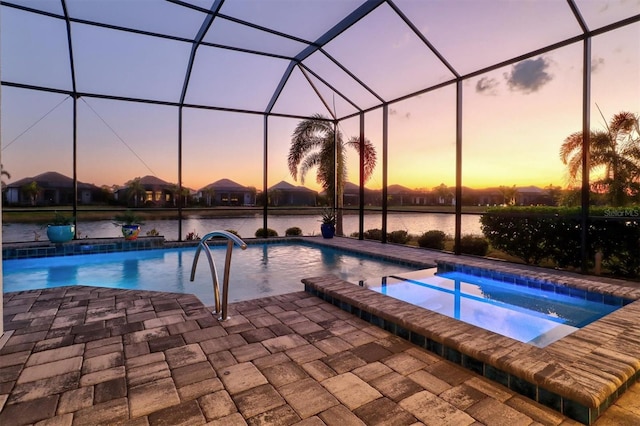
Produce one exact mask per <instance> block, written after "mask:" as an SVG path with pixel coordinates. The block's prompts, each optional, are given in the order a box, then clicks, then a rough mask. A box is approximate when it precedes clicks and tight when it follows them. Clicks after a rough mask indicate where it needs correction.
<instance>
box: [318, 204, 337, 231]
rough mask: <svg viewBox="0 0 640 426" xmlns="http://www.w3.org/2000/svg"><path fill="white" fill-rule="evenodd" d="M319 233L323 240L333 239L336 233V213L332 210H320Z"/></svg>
mask: <svg viewBox="0 0 640 426" xmlns="http://www.w3.org/2000/svg"><path fill="white" fill-rule="evenodd" d="M320 222H322V223H321V225H320V232H321V233H322V237H324V238H333V236H334V235H335V233H336V213H335V212H334V211H333V209H332V208H325V209H322V219H321V220H320Z"/></svg>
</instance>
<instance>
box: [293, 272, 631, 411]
mask: <svg viewBox="0 0 640 426" xmlns="http://www.w3.org/2000/svg"><path fill="white" fill-rule="evenodd" d="M302 282H303V283H304V284H305V290H306V291H307V292H310V293H311V294H314V295H316V296H319V297H321V298H322V299H323V300H325V301H327V302H329V303H333V304H334V305H336V306H338V307H340V308H342V309H343V310H345V311H347V312H350V313H352V314H354V313H355V314H360V315H357V316H359V317H360V318H362V314H361V313H362V312H368V313H369V315H370V318H369V321H370V322H371V323H372V324H374V325H377V326H380V327H382V328H384V329H386V330H388V331H394V332H396V334H398V335H400V336H401V337H404V338H406V339H407V340H410V341H412V342H413V343H416V342H418V343H419V342H421V341H422V340H424V343H423V344H422V345H421V346H422V347H423V348H425V349H428V350H432V349H433V347H427V346H429V343H428V342H430V341H431V342H437V344H439V345H441V349H440V353H438V351H436V353H437V354H438V355H440V356H442V357H444V358H445V359H449V360H450V361H454V362H455V361H458V363H459V364H461V365H463V366H465V365H464V363H465V362H467V363H468V364H470V365H472V364H474V361H477V362H480V363H482V364H483V365H490V366H491V367H493V368H495V369H497V371H492V374H497V375H498V376H499V375H500V374H501V373H502V372H503V373H505V374H507V375H508V376H507V383H504V380H500V377H499V380H497V382H498V383H501V384H503V385H505V384H506V385H507V387H509V388H510V389H512V390H516V391H517V390H518V389H514V388H518V387H521V388H525V389H524V392H518V393H521V394H523V395H524V396H527V397H529V398H531V399H534V400H536V401H538V402H541V403H543V405H546V406H549V407H550V408H553V409H556V411H559V412H561V413H563V414H565V415H568V416H569V417H572V418H574V419H576V420H579V421H583V422H585V423H591V422H592V421H593V420H595V418H597V417H598V416H599V414H601V413H602V412H604V410H605V409H606V408H608V407H609V406H610V405H611V404H612V403H613V401H615V399H617V397H618V396H620V395H621V394H622V393H623V392H624V390H626V388H627V387H628V386H629V385H630V384H632V383H633V382H635V381H636V380H637V379H638V378H639V377H640V360H639V359H636V358H633V355H632V354H631V353H629V352H633V351H636V352H635V353H640V342H634V343H635V345H632V349H629V342H628V341H626V342H624V343H625V344H624V345H621V346H622V347H624V348H627V351H626V352H625V351H621V350H618V344H617V343H618V341H619V340H621V338H620V336H619V335H618V336H616V337H614V338H612V339H611V340H609V341H608V342H602V343H605V344H606V346H607V347H606V348H605V349H606V351H607V355H609V356H610V355H616V354H617V356H616V359H615V360H611V361H612V362H613V361H615V363H614V365H612V364H611V363H609V365H607V368H606V369H605V370H606V372H605V373H604V374H603V373H602V368H599V366H597V365H593V364H591V365H590V364H589V363H588V362H585V358H584V357H583V356H576V357H575V358H574V359H567V358H566V357H564V358H565V359H562V358H563V357H561V356H559V355H560V354H562V346H563V344H562V343H558V342H562V341H565V339H567V337H570V336H573V337H572V338H569V339H568V340H567V341H568V342H569V343H570V344H569V347H570V348H574V347H575V346H574V345H573V341H574V340H584V341H587V340H593V338H589V339H587V340H585V339H584V337H590V336H589V335H588V333H589V331H590V330H591V329H594V328H595V329H597V328H599V327H601V326H602V324H598V323H600V322H601V321H604V322H607V324H606V326H607V327H608V326H609V325H610V324H608V322H609V321H611V320H616V319H618V320H619V319H620V318H616V317H612V316H614V315H615V314H616V313H618V315H617V316H618V317H619V316H623V317H626V316H627V315H628V316H629V317H633V316H634V315H638V313H640V301H637V300H636V301H635V302H632V303H630V304H628V305H626V306H624V307H621V308H620V309H618V310H617V311H615V312H613V313H612V314H609V315H607V316H606V317H604V318H603V319H601V320H598V321H596V322H594V323H592V324H595V325H594V326H593V327H592V326H591V325H589V326H586V327H584V328H582V329H580V330H578V331H576V332H574V333H573V334H572V335H570V336H567V337H565V338H563V339H560V340H559V341H558V342H556V343H558V345H556V343H553V344H551V345H549V346H547V347H546V348H537V347H535V346H532V345H528V344H526V343H522V342H519V341H516V340H514V339H511V338H508V337H504V336H501V335H499V334H497V333H493V332H491V331H488V330H484V329H482V328H479V327H476V326H473V325H470V324H466V323H464V322H461V321H458V320H455V319H452V318H449V317H447V316H444V315H441V314H438V313H436V312H432V311H428V310H426V309H424V308H420V307H417V306H413V305H411V304H409V303H406V302H403V301H400V300H397V299H393V298H390V297H387V296H384V295H382V294H379V293H377V292H374V291H372V290H369V289H366V288H362V287H360V286H358V285H355V284H353V283H349V282H347V281H343V280H341V279H339V278H338V277H335V276H332V275H329V276H324V277H313V278H305V279H303V280H302ZM364 316H365V318H364V319H367V318H366V317H367V315H364ZM372 318H373V321H371V319H372ZM397 331H400V332H399V333H398V332H397ZM625 331H627V330H626V329H625V330H624V331H623V332H621V333H620V334H624V332H625ZM414 335H415V336H414ZM416 336H419V337H416ZM414 337H415V338H414ZM622 340H624V339H622ZM554 345H555V346H554ZM595 346H597V348H600V347H601V345H598V344H596V345H595ZM609 346H612V347H611V348H609ZM559 348H560V349H559ZM597 348H596V349H595V350H593V351H591V352H590V354H593V353H596V354H597ZM432 352H433V350H432ZM578 353H580V352H579V351H577V352H576V355H577V354H578ZM603 356H604V355H603ZM465 358H471V359H465ZM603 359H604V358H603ZM587 361H588V359H587ZM592 361H593V360H592ZM472 366H473V365H472ZM467 367H469V365H467ZM600 367H602V366H600ZM585 368H588V369H589V370H592V371H587V370H585ZM471 369H472V370H473V368H471ZM476 372H478V371H476ZM597 372H600V375H598V374H597ZM483 373H484V370H483ZM483 373H480V374H481V375H484V376H485V377H487V375H486V374H483ZM510 376H514V377H516V378H519V379H522V380H524V381H526V382H527V383H529V384H531V385H533V386H535V389H534V390H533V391H532V389H527V385H526V384H522V383H519V384H515V385H514V386H513V387H512V386H510V384H509V383H508V380H509V377H510ZM488 378H491V377H488ZM545 392H546V393H550V394H551V395H547V394H545ZM541 394H542V395H541ZM553 394H557V395H558V396H559V397H560V398H562V400H561V402H560V406H559V407H558V402H557V401H556V400H555V399H554V397H553ZM545 399H547V401H545ZM548 400H551V403H549V401H548ZM545 402H547V403H545ZM575 403H577V404H579V406H577V407H576V406H575ZM558 408H560V409H558ZM582 408H583V409H582ZM572 410H574V411H576V410H577V411H579V412H578V413H574V415H572Z"/></svg>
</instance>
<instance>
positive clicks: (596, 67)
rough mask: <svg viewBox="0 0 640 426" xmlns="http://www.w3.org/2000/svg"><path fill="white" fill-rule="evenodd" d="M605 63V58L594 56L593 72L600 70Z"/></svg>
mask: <svg viewBox="0 0 640 426" xmlns="http://www.w3.org/2000/svg"><path fill="white" fill-rule="evenodd" d="M603 65H604V58H593V59H592V60H591V72H598V71H600V68H601V67H602V66H603Z"/></svg>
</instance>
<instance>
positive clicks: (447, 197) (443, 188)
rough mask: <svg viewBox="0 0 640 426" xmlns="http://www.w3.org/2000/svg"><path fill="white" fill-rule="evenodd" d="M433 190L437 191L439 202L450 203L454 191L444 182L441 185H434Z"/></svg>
mask: <svg viewBox="0 0 640 426" xmlns="http://www.w3.org/2000/svg"><path fill="white" fill-rule="evenodd" d="M433 192H435V193H436V197H437V198H438V204H448V203H449V202H450V201H451V199H452V198H453V193H452V192H451V191H450V190H449V188H448V187H447V185H445V184H444V183H441V184H440V185H438V186H436V187H434V188H433Z"/></svg>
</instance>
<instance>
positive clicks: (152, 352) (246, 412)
mask: <svg viewBox="0 0 640 426" xmlns="http://www.w3.org/2000/svg"><path fill="white" fill-rule="evenodd" d="M4 312H5V316H6V317H5V327H6V328H7V329H8V330H11V331H10V332H9V333H7V334H10V336H9V337H8V338H5V341H4V342H3V343H4V345H3V347H2V349H1V350H0V406H2V411H1V412H0V424H2V425H3V426H9V425H24V424H37V425H97V424H124V425H198V424H209V425H244V424H249V425H266V424H278V425H290V424H300V425H322V424H326V425H338V424H339V425H341V426H344V425H362V424H367V425H369V424H370V425H374V424H375V425H411V424H425V425H445V424H448V425H467V424H488V425H494V424H495V425H499V424H509V425H530V424H547V425H560V424H562V425H568V424H576V422H574V421H573V420H570V419H567V418H566V417H564V416H562V415H560V414H559V413H557V412H554V411H552V410H550V409H548V408H545V407H543V406H541V405H539V404H537V403H535V402H533V401H531V400H528V399H527V398H524V397H522V396H520V395H518V394H515V393H514V392H512V391H510V390H508V389H506V388H504V387H502V386H500V385H498V384H495V383H493V382H491V381H489V380H487V379H485V378H483V377H480V376H478V375H476V374H474V373H473V372H471V371H468V370H466V369H463V368H462V367H460V366H458V365H455V364H452V363H450V362H448V361H446V360H444V359H441V358H439V357H437V356H435V355H433V354H431V353H429V352H427V351H425V350H422V349H420V348H418V347H415V346H413V345H412V344H410V343H408V342H407V341H405V340H403V339H400V338H398V337H397V336H394V335H392V334H390V333H388V332H386V331H384V330H382V329H379V328H377V327H374V326H372V325H370V324H369V323H366V322H364V321H362V320H360V319H358V318H356V317H353V316H352V315H350V314H348V313H345V312H344V311H341V310H340V309H338V308H336V307H334V306H333V305H330V304H328V303H325V302H323V301H322V300H320V299H318V298H316V297H313V296H311V295H309V294H307V293H304V292H297V293H291V294H287V295H282V296H276V297H271V298H265V299H257V300H253V301H247V302H240V303H236V304H233V305H231V306H230V319H229V320H228V321H225V322H219V321H218V320H217V319H216V318H215V317H214V316H213V315H212V314H211V313H209V311H208V310H207V309H206V308H205V307H204V306H203V305H202V304H201V303H200V302H199V301H198V299H197V298H196V297H195V296H192V295H183V294H171V293H159V292H146V291H131V290H114V289H104V288H95V287H61V288H55V289H47V290H35V291H27V292H20V293H9V294H6V295H5V310H4ZM639 401H640V386H639V385H638V384H636V385H635V386H634V387H633V388H631V389H630V390H628V391H627V392H626V393H625V394H624V395H623V396H622V397H621V398H620V399H619V400H618V401H617V403H616V404H615V405H613V406H612V407H611V408H610V409H609V410H608V411H607V412H606V413H605V415H604V416H602V417H601V418H600V419H599V420H598V423H597V424H599V425H612V424H616V425H620V424H629V425H631V424H640V402H639Z"/></svg>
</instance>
